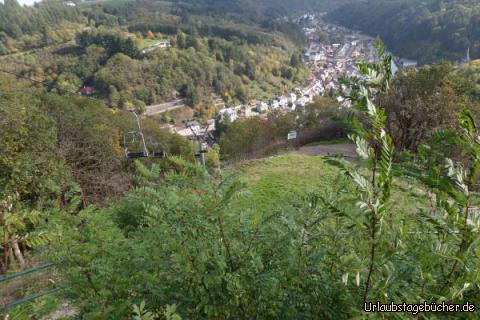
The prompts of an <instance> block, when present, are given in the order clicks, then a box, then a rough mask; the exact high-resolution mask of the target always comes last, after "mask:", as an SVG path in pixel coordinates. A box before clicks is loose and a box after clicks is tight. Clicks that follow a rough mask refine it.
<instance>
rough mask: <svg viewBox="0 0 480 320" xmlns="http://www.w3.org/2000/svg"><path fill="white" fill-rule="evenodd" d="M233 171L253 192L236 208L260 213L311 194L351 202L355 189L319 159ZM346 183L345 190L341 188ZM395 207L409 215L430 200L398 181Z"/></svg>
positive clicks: (289, 159) (270, 161)
mask: <svg viewBox="0 0 480 320" xmlns="http://www.w3.org/2000/svg"><path fill="white" fill-rule="evenodd" d="M230 170H232V171H234V172H237V173H239V174H240V176H241V179H242V180H243V181H244V182H245V183H246V185H247V188H248V190H249V191H251V193H252V195H251V198H250V199H241V200H238V202H237V203H236V204H235V205H236V206H237V207H238V208H251V209H254V210H256V211H260V212H268V211H271V210H273V209H274V208H276V207H278V206H284V205H288V204H291V203H293V202H295V201H296V200H298V199H300V198H302V197H304V196H305V195H306V194H307V193H309V192H319V193H320V194H322V193H325V192H337V191H338V192H343V193H344V198H345V200H347V198H349V197H351V192H349V191H351V190H353V188H354V186H353V185H352V184H351V183H350V182H349V181H347V182H345V180H344V179H343V174H342V173H341V172H340V170H339V169H338V168H336V167H334V166H332V165H330V164H328V163H326V162H325V159H324V158H322V157H318V156H308V155H281V156H276V157H271V158H266V159H260V160H254V161H250V162H246V163H244V164H241V165H237V166H235V167H233V168H231V169H230ZM342 183H345V188H341V185H342ZM339 189H343V190H339ZM391 204H392V213H393V214H397V213H402V215H405V216H409V215H414V214H415V213H416V212H418V210H419V209H420V208H426V207H427V206H428V205H429V201H428V199H427V197H426V194H425V192H423V191H422V188H420V187H419V186H417V185H415V184H411V183H409V182H407V181H405V180H400V179H396V180H395V189H394V190H393V193H392V200H391Z"/></svg>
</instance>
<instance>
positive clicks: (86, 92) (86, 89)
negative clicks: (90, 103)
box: [80, 86, 95, 96]
mask: <svg viewBox="0 0 480 320" xmlns="http://www.w3.org/2000/svg"><path fill="white" fill-rule="evenodd" d="M94 92H95V88H94V87H91V86H83V88H82V89H80V93H81V94H83V95H86V96H89V95H92V94H93V93H94Z"/></svg>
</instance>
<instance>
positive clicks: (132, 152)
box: [123, 131, 148, 159]
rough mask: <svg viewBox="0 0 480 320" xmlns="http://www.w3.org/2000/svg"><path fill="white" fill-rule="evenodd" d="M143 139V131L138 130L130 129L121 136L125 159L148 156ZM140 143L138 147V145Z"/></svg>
mask: <svg viewBox="0 0 480 320" xmlns="http://www.w3.org/2000/svg"><path fill="white" fill-rule="evenodd" d="M143 141H144V139H143V133H142V132H140V131H130V132H127V134H125V135H124V136H123V145H124V147H125V157H126V158H127V159H138V158H146V157H148V150H147V148H146V147H145V146H144V145H143V144H142V142H143ZM139 144H140V147H139Z"/></svg>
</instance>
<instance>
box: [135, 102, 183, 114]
mask: <svg viewBox="0 0 480 320" xmlns="http://www.w3.org/2000/svg"><path fill="white" fill-rule="evenodd" d="M183 107H185V100H184V99H178V100H174V101H170V102H165V103H160V104H152V105H150V106H146V107H145V112H144V113H143V114H144V115H145V116H153V115H155V114H159V113H164V112H167V111H171V110H175V109H180V108H183Z"/></svg>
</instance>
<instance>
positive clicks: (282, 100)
mask: <svg viewBox="0 0 480 320" xmlns="http://www.w3.org/2000/svg"><path fill="white" fill-rule="evenodd" d="M278 105H279V106H280V107H285V106H287V105H288V97H286V96H281V97H280V98H278Z"/></svg>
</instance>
